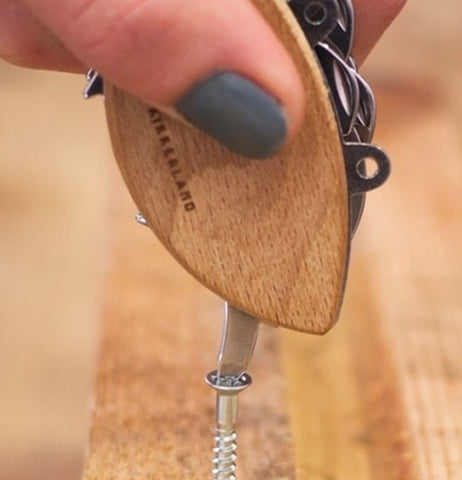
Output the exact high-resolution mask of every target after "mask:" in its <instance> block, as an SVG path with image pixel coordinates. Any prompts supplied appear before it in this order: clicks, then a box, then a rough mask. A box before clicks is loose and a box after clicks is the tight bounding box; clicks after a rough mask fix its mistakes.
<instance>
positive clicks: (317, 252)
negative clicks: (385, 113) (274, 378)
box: [85, 0, 390, 480]
mask: <svg viewBox="0 0 462 480" xmlns="http://www.w3.org/2000/svg"><path fill="white" fill-rule="evenodd" d="M253 3H254V4H255V5H256V7H257V8H258V9H259V10H260V12H261V14H262V15H263V16H264V18H265V19H266V20H267V22H268V23H269V24H270V25H271V26H272V28H273V29H274V31H275V32H276V33H277V34H278V36H279V38H280V40H281V41H282V43H283V44H284V45H285V47H286V48H287V50H288V51H289V53H290V54H291V55H292V57H293V59H294V61H295V64H296V66H297V67H298V70H299V72H300V74H301V76H302V79H303V83H304V87H305V91H306V103H307V105H306V112H307V113H306V118H305V123H304V126H303V128H302V131H301V132H300V134H299V135H298V136H297V137H296V138H295V139H294V141H293V142H292V143H291V145H290V146H289V147H287V148H285V149H284V150H283V151H281V152H280V153H278V154H276V155H274V156H272V157H270V158H268V159H265V160H259V159H252V158H247V157H243V156H240V155H238V154H236V153H233V152H231V151H229V150H227V149H226V148H224V147H223V146H222V145H220V144H219V143H218V142H217V141H215V140H214V139H213V138H211V137H209V136H207V135H206V134H204V133H202V132H200V131H199V130H197V129H195V128H193V127H191V126H190V125H188V124H186V123H184V122H180V121H178V120H176V119H173V118H170V117H169V116H167V115H165V114H164V113H162V112H160V111H159V110H157V109H156V108H153V107H151V106H149V105H146V104H145V103H143V102H142V101H140V100H138V99H136V98H134V97H133V96H131V95H130V94H128V93H126V92H124V91H122V90H120V89H118V88H117V87H115V86H113V85H111V84H109V83H106V82H103V80H102V78H101V77H100V76H99V75H98V73H97V72H95V71H90V72H89V74H88V80H89V84H88V86H87V89H86V91H85V95H86V96H87V97H90V96H92V95H94V94H97V93H102V92H103V88H104V96H105V105H106V112H107V119H108V126H109V131H110V134H111V139H112V143H113V148H114V152H115V156H116V159H117V161H118V164H119V167H120V170H121V172H122V175H123V177H124V179H125V182H126V184H127V186H128V189H129V191H130V193H131V195H132V197H133V199H134V201H135V203H136V205H137V206H138V208H139V210H140V212H141V213H140V214H139V215H138V217H137V218H138V221H139V222H140V223H143V224H145V225H147V226H149V228H151V229H152V231H153V232H154V233H155V234H156V235H157V237H158V238H159V239H160V241H161V242H162V243H163V244H164V246H165V247H166V248H167V249H168V251H169V252H170V253H171V254H172V255H173V256H174V257H175V258H176V260H177V261H178V262H180V264H181V265H182V266H183V267H184V268H185V269H186V270H187V271H188V272H189V273H190V274H192V275H193V276H194V277H195V278H196V279H197V280H198V281H199V282H201V283H202V284H203V285H205V286H206V287H207V288H209V289H210V290H212V291H213V292H215V293H216V294H217V295H219V296H220V297H221V298H223V299H224V300H225V302H226V309H225V325H224V333H223V339H222V344H221V348H220V354H219V359H218V368H217V369H216V370H215V371H213V372H211V373H210V374H209V375H207V382H208V384H209V385H211V386H212V387H213V388H214V389H215V390H216V392H217V410H216V422H217V425H216V437H215V440H216V446H215V449H214V452H215V458H214V470H213V472H214V478H215V479H216V480H230V479H234V478H235V468H236V442H235V440H236V433H235V424H236V420H237V397H238V394H239V392H240V391H242V390H243V389H245V388H246V387H248V386H249V385H250V383H251V378H250V376H249V375H248V373H247V368H248V364H249V361H250V359H251V357H252V354H253V350H254V347H255V343H256V339H257V333H258V328H259V324H260V321H261V322H264V323H267V324H270V325H273V326H281V327H286V328H290V329H295V330H299V331H301V332H305V333H312V334H323V333H325V332H327V331H328V330H329V329H330V328H332V327H333V325H334V324H335V322H336V320H337V317H338V315H339V311H340V307H341V303H342V298H343V294H344V288H345V280H346V274H347V268H348V260H349V252H350V242H351V239H352V237H353V235H354V232H355V230H356V228H357V226H358V223H359V221H360V218H361V214H362V211H363V208H364V202H365V194H366V192H368V191H369V190H372V189H374V188H376V187H378V186H380V185H381V184H382V183H383V182H384V181H385V180H386V179H387V177H388V175H389V172H390V165H389V161H388V158H387V156H386V154H385V153H384V152H383V151H382V150H381V149H379V148H378V147H375V146H372V145H371V144H370V142H371V140H372V136H373V132H374V127H375V113H376V107H375V101H374V95H373V93H372V91H371V88H370V87H369V85H368V84H367V83H366V81H365V80H364V79H363V78H362V77H361V76H360V75H359V73H358V69H357V66H356V64H355V61H354V59H353V58H352V56H351V51H352V45H353V37H354V10H353V6H352V3H351V0H288V1H287V2H286V1H284V0H253ZM103 83H104V85H103ZM367 159H371V160H372V163H373V164H374V166H375V168H374V171H373V172H370V171H369V170H368V169H367V168H366V160H367Z"/></svg>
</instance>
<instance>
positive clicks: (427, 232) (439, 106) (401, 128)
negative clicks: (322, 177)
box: [85, 0, 462, 480]
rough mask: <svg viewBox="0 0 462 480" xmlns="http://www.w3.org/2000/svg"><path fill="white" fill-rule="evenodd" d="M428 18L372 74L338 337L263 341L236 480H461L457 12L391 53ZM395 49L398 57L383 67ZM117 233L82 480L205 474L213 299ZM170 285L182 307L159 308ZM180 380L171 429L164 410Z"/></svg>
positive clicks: (155, 253) (416, 9) (418, 28)
mask: <svg viewBox="0 0 462 480" xmlns="http://www.w3.org/2000/svg"><path fill="white" fill-rule="evenodd" d="M432 5H433V4H431V2H430V1H429V0H422V2H420V3H419V4H414V5H413V9H410V13H409V14H408V15H407V16H406V15H405V16H404V17H403V20H402V23H401V28H400V29H399V30H398V31H397V34H396V36H395V38H397V39H398V40H397V41H396V43H393V42H392V43H391V44H390V45H389V46H387V45H386V44H385V45H384V49H382V56H381V57H380V59H379V61H378V62H377V63H376V65H375V66H374V68H373V70H374V72H375V78H376V80H380V82H375V83H376V87H379V88H378V89H379V91H380V95H379V105H380V114H381V115H380V121H379V126H380V131H379V137H378V140H377V142H378V143H381V144H383V145H386V147H387V150H388V151H389V153H390V154H391V157H392V158H393V159H394V168H393V175H392V178H391V180H390V182H389V184H388V185H387V186H386V187H385V188H384V189H383V190H381V191H380V192H377V193H375V194H374V195H371V196H370V198H369V200H368V206H367V211H366V216H365V218H364V221H363V224H362V226H361V227H360V230H359V232H358V235H357V237H356V239H355V243H354V246H353V258H352V267H353V268H352V271H351V275H350V281H349V285H348V291H347V299H346V304H345V308H344V311H343V314H342V318H341V320H340V323H339V325H338V326H337V327H336V328H335V329H334V331H333V332H332V333H330V334H329V335H327V336H326V337H322V338H312V337H308V336H303V335H300V334H296V333H288V332H285V331H281V333H279V334H276V335H275V332H274V331H271V330H268V329H264V334H265V337H266V338H265V339H264V341H263V342H262V344H261V345H260V348H258V349H257V352H256V358H255V362H256V363H255V365H254V369H253V372H252V373H253V374H254V378H255V380H256V384H255V386H254V387H252V389H250V390H249V391H248V392H246V393H245V394H244V395H243V397H242V399H243V404H244V405H243V408H242V411H241V413H242V415H241V422H240V432H241V433H242V440H241V441H240V453H241V464H240V467H241V469H240V475H241V477H243V478H263V475H265V477H264V478H294V475H296V477H297V478H298V480H326V479H329V480H337V479H350V478H355V479H356V480H370V479H374V480H377V479H378V480H382V479H383V480H435V479H438V480H459V479H460V478H461V475H462V434H461V432H462V414H461V409H460V405H462V368H461V365H462V358H461V356H462V354H461V348H460V341H461V339H462V332H461V329H462V323H461V322H460V319H461V317H462V297H461V295H460V292H461V291H462V275H461V273H460V272H462V268H461V267H462V249H461V246H460V240H459V238H460V232H461V231H462V210H461V208H460V186H461V184H462V182H461V180H462V162H461V161H460V158H461V156H462V145H461V142H460V123H461V120H462V95H461V94H460V91H459V86H460V84H461V82H462V71H461V67H460V65H459V63H460V62H458V59H460V45H461V44H462V43H461V41H460V40H461V31H460V26H459V23H458V22H457V21H456V20H455V19H457V18H460V16H459V17H457V15H456V12H457V11H459V10H460V8H461V7H460V5H459V4H455V3H454V5H453V6H451V4H450V3H449V2H446V4H445V5H446V7H447V8H446V7H445V8H441V9H438V10H436V11H434V10H432V11H433V12H434V13H435V15H432V16H431V23H430V20H427V22H428V23H427V24H426V25H427V27H428V28H429V29H430V28H431V27H432V25H433V26H436V27H438V28H439V29H440V34H439V35H435V42H436V43H435V45H436V47H434V48H427V49H426V50H425V55H422V49H421V46H420V45H419V44H417V43H416V42H414V44H412V43H411V42H408V41H406V40H407V39H408V38H417V37H416V36H417V35H419V38H421V35H422V34H421V32H422V28H423V27H422V22H424V21H425V18H430V17H429V16H428V8H430V7H432ZM448 12H449V13H448ZM451 12H452V13H451ZM451 25H452V27H451ZM432 31H433V30H432ZM443 39H450V42H449V45H448V46H449V48H445V49H444V50H443V49H441V48H438V46H439V47H442V46H445V45H446V43H445V42H444V41H443ZM400 41H401V42H402V44H400V43H399V42H400ZM399 45H401V46H402V52H405V53H403V56H405V57H406V59H407V61H406V62H402V64H401V65H399V66H398V65H397V64H396V55H397V54H396V51H397V48H398V46H399ZM435 66H438V68H439V70H438V72H437V74H436V75H435ZM398 67H399V68H400V70H401V71H398V70H397V68H398ZM448 72H449V73H450V74H449V73H448ZM130 213H131V212H130ZM125 215H128V212H126V213H125ZM117 225H118V226H117V229H118V231H120V232H123V237H124V238H122V239H120V243H119V247H118V250H117V251H118V253H117V255H116V258H115V261H114V265H113V271H112V274H111V275H110V285H109V289H108V297H107V298H108V300H107V305H108V308H107V311H106V334H105V339H106V340H105V342H104V345H103V348H102V352H101V366H100V367H99V375H98V380H97V390H96V392H97V393H96V403H95V410H94V421H93V427H92V433H91V442H90V450H89V457H88V461H87V468H86V475H85V480H89V479H91V480H93V479H96V478H98V479H103V480H104V479H106V478H111V479H124V478H129V477H130V478H141V477H143V478H154V477H155V478H156V479H158V478H165V479H170V478H173V479H174V478H179V476H180V475H181V476H183V475H185V474H187V476H188V477H191V478H195V475H197V476H198V477H199V476H201V477H202V478H203V477H204V475H205V476H206V478H207V476H208V475H209V474H208V470H209V461H208V458H209V455H208V450H209V448H210V447H211V445H212V440H211V435H212V433H211V432H212V417H213V414H212V407H213V395H212V394H211V393H210V392H208V393H207V391H206V390H205V387H204V386H203V385H202V382H201V377H202V373H206V371H208V369H209V368H211V366H212V364H213V356H214V352H215V349H216V344H217V342H218V332H217V327H218V325H217V322H216V318H217V317H218V316H219V314H220V307H219V303H218V302H217V300H216V299H214V297H212V296H211V295H210V294H207V293H205V292H204V291H203V290H202V288H200V287H198V286H197V285H196V284H194V282H192V281H191V280H190V279H189V278H188V277H187V276H186V275H185V274H183V273H181V272H180V271H179V270H178V267H177V266H175V264H174V263H173V262H172V261H171V260H169V259H168V258H167V257H166V256H165V255H164V254H163V253H161V251H160V250H158V249H157V247H154V246H153V244H151V242H152V240H151V239H149V240H148V238H149V232H142V231H141V230H136V233H128V231H127V229H131V228H133V229H136V227H134V226H133V227H127V226H126V225H124V224H123V221H119V222H118V223H117ZM134 231H135V230H134ZM130 232H131V230H130ZM148 243H149V246H148ZM132 276H133V277H134V278H132V280H129V279H130V278H131V277H132ZM178 289H180V290H181V293H182V295H183V294H184V298H185V300H184V302H183V301H182V302H181V304H178V303H179V302H178V301H177V302H176V303H175V304H174V303H173V302H175V300H176V298H177V297H178V294H177V292H178ZM150 311H151V312H153V314H152V318H149V312H150ZM164 311H165V312H164ZM193 316H194V318H192V317H193ZM206 316H207V320H206V319H205V317H206ZM162 318H164V319H165V321H162ZM159 319H160V320H159ZM173 322H175V325H181V326H182V328H181V329H178V330H173V329H172V328H169V327H168V325H169V324H172V325H173ZM212 330H213V333H212ZM279 341H281V347H279ZM198 343H199V344H200V345H201V348H198V349H197V350H196V346H197V344H198ZM156 349H157V350H156ZM197 352H207V356H208V358H207V359H206V358H204V357H203V355H199V354H198V353H197ZM166 358H168V361H166V360H165V359H166ZM279 361H282V367H281V366H280V365H279ZM115 367H117V368H115ZM151 374H152V376H153V378H154V377H155V380H151ZM194 375H195V376H196V377H195V380H192V377H193V376H194ZM172 378H174V379H175V382H172V380H171V379H172ZM180 380H181V383H180ZM154 381H155V382H157V385H156V387H157V388H154V386H153V384H152V383H150V382H154ZM183 385H187V388H186V391H187V392H189V393H190V395H188V396H187V403H186V405H184V406H183V407H181V409H182V412H184V415H185V416H184V417H182V415H183V413H179V414H177V413H175V412H176V410H175V408H176V406H177V404H179V402H180V401H183V398H184V392H185V388H183ZM159 392H160V393H159ZM268 392H270V394H268ZM153 398H154V400H153ZM159 409H160V411H158V410H159ZM289 422H290V423H289ZM263 442H265V443H263ZM292 443H293V452H292ZM265 469H266V470H265ZM294 472H295V473H294Z"/></svg>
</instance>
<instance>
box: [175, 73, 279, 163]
mask: <svg viewBox="0 0 462 480" xmlns="http://www.w3.org/2000/svg"><path fill="white" fill-rule="evenodd" d="M175 106H176V109H177V110H178V112H179V113H181V114H182V115H183V116H184V117H185V118H186V120H188V121H189V122H190V123H192V124H193V125H195V126H196V127H197V128H199V129H201V130H203V131H204V132H206V133H208V134H209V135H211V136H213V137H215V138H216V139H217V140H218V141H219V142H220V143H222V144H223V145H225V146H226V147H228V148H229V149H230V150H234V151H235V152H237V153H240V154H242V155H245V156H248V157H255V158H265V157H269V156H271V155H273V154H274V153H276V152H277V151H278V150H279V148H280V147H281V145H282V144H283V143H284V141H285V139H286V136H287V125H286V121H285V117H284V113H283V111H282V108H281V106H280V105H279V103H278V102H277V101H276V100H275V99H274V98H273V97H271V96H270V95H268V94H267V93H266V92H264V91H263V90H262V89H261V88H260V87H258V86H257V85H255V84H254V83H253V82H251V81H250V80H247V79H246V78H244V77H242V76H241V75H238V74H236V73H232V72H220V73H217V74H215V75H213V76H211V77H209V78H207V79H206V80H205V81H203V82H201V83H200V84H198V85H196V86H195V87H193V88H192V89H191V90H190V91H189V92H188V93H187V94H186V95H185V96H184V97H183V98H182V99H181V100H180V101H179V102H178V103H177V104H176V105H175Z"/></svg>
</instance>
